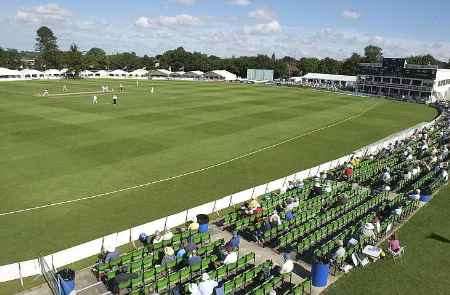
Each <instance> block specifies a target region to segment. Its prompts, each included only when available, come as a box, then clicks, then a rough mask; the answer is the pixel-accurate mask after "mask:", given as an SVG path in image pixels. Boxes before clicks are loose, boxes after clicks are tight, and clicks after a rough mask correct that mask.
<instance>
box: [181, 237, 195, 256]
mask: <svg viewBox="0 0 450 295" xmlns="http://www.w3.org/2000/svg"><path fill="white" fill-rule="evenodd" d="M197 248H198V247H197V244H196V243H194V241H193V239H192V238H191V239H190V240H189V242H188V243H187V245H186V247H184V249H186V252H188V253H192V252H193V251H195V250H197Z"/></svg>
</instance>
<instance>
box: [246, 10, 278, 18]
mask: <svg viewBox="0 0 450 295" xmlns="http://www.w3.org/2000/svg"><path fill="white" fill-rule="evenodd" d="M248 16H249V17H251V18H255V19H258V20H265V21H270V20H274V19H275V13H274V12H273V10H271V9H268V8H260V9H256V10H253V11H250V12H249V13H248Z"/></svg>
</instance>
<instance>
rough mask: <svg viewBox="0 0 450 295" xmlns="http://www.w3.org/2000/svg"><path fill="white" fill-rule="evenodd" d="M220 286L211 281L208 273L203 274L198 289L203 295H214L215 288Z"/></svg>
mask: <svg viewBox="0 0 450 295" xmlns="http://www.w3.org/2000/svg"><path fill="white" fill-rule="evenodd" d="M218 285H219V284H218V283H217V282H216V281H214V280H211V279H210V278H209V275H208V274H207V273H204V274H202V281H201V282H200V283H199V284H198V288H199V289H200V293H201V294H202V295H212V294H213V292H214V288H215V287H217V286H218Z"/></svg>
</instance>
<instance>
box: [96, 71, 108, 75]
mask: <svg viewBox="0 0 450 295" xmlns="http://www.w3.org/2000/svg"><path fill="white" fill-rule="evenodd" d="M95 73H96V74H99V75H108V71H105V70H100V71H97V72H95Z"/></svg>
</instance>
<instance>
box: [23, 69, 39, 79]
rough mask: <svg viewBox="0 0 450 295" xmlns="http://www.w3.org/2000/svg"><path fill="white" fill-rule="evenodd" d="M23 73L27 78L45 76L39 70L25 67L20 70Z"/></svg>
mask: <svg viewBox="0 0 450 295" xmlns="http://www.w3.org/2000/svg"><path fill="white" fill-rule="evenodd" d="M20 72H21V73H22V76H23V77H24V78H25V79H40V78H44V73H43V72H41V71H38V70H33V69H23V70H22V71H20Z"/></svg>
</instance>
